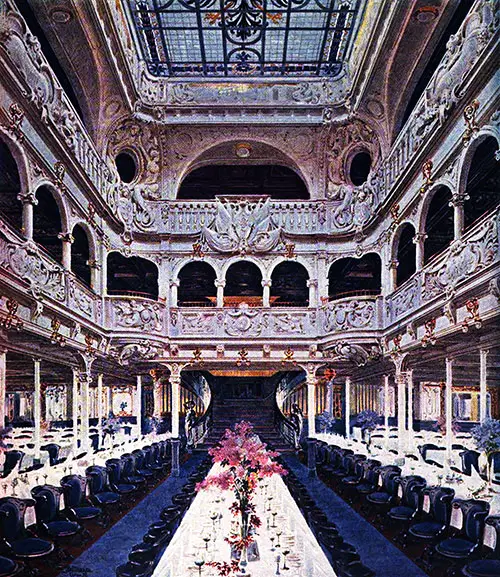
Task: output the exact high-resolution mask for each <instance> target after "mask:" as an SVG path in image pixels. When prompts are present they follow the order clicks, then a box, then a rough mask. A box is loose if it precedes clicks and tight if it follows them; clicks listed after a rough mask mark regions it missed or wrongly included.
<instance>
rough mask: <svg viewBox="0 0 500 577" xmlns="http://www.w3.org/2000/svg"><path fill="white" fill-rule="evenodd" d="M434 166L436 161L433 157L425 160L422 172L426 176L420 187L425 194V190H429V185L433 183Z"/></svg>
mask: <svg viewBox="0 0 500 577" xmlns="http://www.w3.org/2000/svg"><path fill="white" fill-rule="evenodd" d="M433 168H434V163H433V162H432V160H431V159H428V160H426V161H425V162H424V164H423V165H422V174H423V177H424V182H423V184H422V186H421V187H420V193H421V194H424V193H425V192H427V191H428V190H429V187H430V186H431V184H432V182H433V181H432V169H433Z"/></svg>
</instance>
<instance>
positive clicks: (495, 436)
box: [470, 419, 500, 486]
mask: <svg viewBox="0 0 500 577" xmlns="http://www.w3.org/2000/svg"><path fill="white" fill-rule="evenodd" d="M470 434H471V436H472V438H473V439H474V441H475V442H476V447H477V449H478V451H481V452H482V453H484V455H485V456H486V474H487V478H488V483H489V484H490V486H491V482H492V480H493V462H492V459H491V456H492V454H493V453H495V452H496V451H499V450H500V421H497V420H496V419H485V420H484V421H483V422H482V423H481V424H479V425H476V426H475V427H472V429H471V431H470Z"/></svg>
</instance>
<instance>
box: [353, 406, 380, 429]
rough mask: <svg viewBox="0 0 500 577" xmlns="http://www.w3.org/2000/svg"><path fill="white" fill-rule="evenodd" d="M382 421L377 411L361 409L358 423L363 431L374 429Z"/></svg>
mask: <svg viewBox="0 0 500 577" xmlns="http://www.w3.org/2000/svg"><path fill="white" fill-rule="evenodd" d="M379 422H380V417H379V415H378V414H377V413H376V412H375V411H371V410H370V409H365V410H364V411H361V412H360V413H359V414H358V416H357V418H356V424H357V425H358V427H361V430H362V431H363V433H364V432H365V431H373V430H375V429H376V428H377V426H378V424H379Z"/></svg>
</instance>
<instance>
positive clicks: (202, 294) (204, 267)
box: [177, 262, 217, 307]
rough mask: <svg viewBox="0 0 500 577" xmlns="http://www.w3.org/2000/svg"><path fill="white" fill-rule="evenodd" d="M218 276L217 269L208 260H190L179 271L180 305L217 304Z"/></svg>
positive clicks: (203, 305) (178, 300) (178, 297)
mask: <svg viewBox="0 0 500 577" xmlns="http://www.w3.org/2000/svg"><path fill="white" fill-rule="evenodd" d="M216 277H217V275H216V274H215V270H214V269H213V268H212V267H211V266H210V265H209V264H208V263H206V262H190V263H188V264H186V265H184V266H183V267H182V269H181V270H180V272H179V289H178V293H177V303H178V305H179V306H180V307H189V306H196V307H200V306H201V307H206V306H215V304H216V296H217V289H216V286H215V279H216ZM210 297H211V298H210Z"/></svg>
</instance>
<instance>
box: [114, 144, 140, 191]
mask: <svg viewBox="0 0 500 577" xmlns="http://www.w3.org/2000/svg"><path fill="white" fill-rule="evenodd" d="M115 165H116V170H117V171H118V175H119V177H120V179H121V180H122V182H125V183H127V184H129V183H130V182H132V181H133V180H134V179H135V177H136V176H137V162H136V160H135V158H134V157H133V156H132V155H131V154H130V153H129V152H120V153H119V154H117V155H116V158H115Z"/></svg>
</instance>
